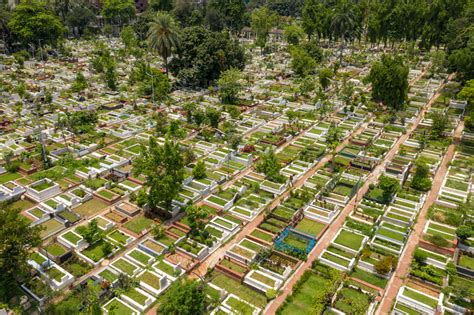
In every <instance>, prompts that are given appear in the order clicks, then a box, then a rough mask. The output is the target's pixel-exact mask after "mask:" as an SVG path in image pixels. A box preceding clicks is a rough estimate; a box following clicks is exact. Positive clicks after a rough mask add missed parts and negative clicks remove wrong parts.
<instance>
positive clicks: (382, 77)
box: [367, 55, 409, 110]
mask: <svg viewBox="0 0 474 315" xmlns="http://www.w3.org/2000/svg"><path fill="white" fill-rule="evenodd" d="M408 72H409V71H408V66H407V65H405V63H404V62H403V59H402V57H400V56H390V55H382V58H381V60H380V61H377V62H375V63H374V64H373V65H372V68H371V69H370V73H369V75H368V77H367V80H368V81H369V82H370V83H372V98H373V99H374V101H376V102H382V103H384V104H385V105H387V106H389V107H391V108H393V109H395V110H401V109H403V108H404V105H405V100H406V99H407V95H408Z"/></svg>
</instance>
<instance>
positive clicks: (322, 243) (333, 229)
mask: <svg viewBox="0 0 474 315" xmlns="http://www.w3.org/2000/svg"><path fill="white" fill-rule="evenodd" d="M420 77H421V75H420V76H419V77H418V78H420ZM438 96H439V93H436V94H435V95H434V96H433V97H432V98H431V100H430V101H429V102H428V104H426V105H425V106H424V108H423V109H422V110H421V111H420V112H419V113H418V116H417V118H416V119H415V121H414V123H413V124H412V125H411V126H410V128H409V129H408V130H407V132H406V133H405V134H404V135H402V136H401V137H400V138H399V139H398V140H397V142H396V143H395V145H394V146H393V147H392V148H391V149H390V151H389V152H388V153H387V155H386V156H385V158H384V159H383V161H382V163H380V164H379V165H378V166H377V167H376V168H375V169H374V170H373V171H372V173H371V174H370V175H369V177H368V178H367V180H366V181H365V183H364V185H363V186H362V187H361V188H360V189H359V191H358V192H357V194H356V195H355V196H354V197H353V198H352V199H351V200H350V201H349V203H348V204H347V205H346V206H345V207H344V209H343V210H342V211H341V213H340V214H339V216H338V217H337V218H336V220H334V221H333V222H332V223H331V224H330V225H329V228H328V229H327V230H326V232H325V233H324V234H323V235H322V237H321V238H320V239H319V240H318V242H317V243H316V246H315V247H314V248H313V250H312V251H311V253H310V254H309V256H308V259H307V260H306V262H304V263H303V264H302V265H301V266H300V267H299V268H298V269H297V270H296V272H295V274H294V275H293V276H292V277H291V279H290V280H289V281H288V282H287V284H286V285H285V287H284V288H283V289H282V291H281V294H280V295H279V296H278V297H277V298H276V299H274V300H273V301H271V302H270V304H269V305H267V308H266V310H265V313H266V314H275V312H276V310H277V309H278V307H279V306H280V305H281V304H282V303H283V302H284V301H285V299H286V297H287V296H288V295H289V294H290V293H291V292H292V290H293V286H294V285H295V284H296V283H297V282H298V280H299V278H300V277H301V276H302V275H303V273H304V272H305V271H306V270H307V269H309V268H311V266H312V264H313V261H314V260H316V259H317V258H318V257H319V255H320V254H321V253H322V251H323V250H324V249H326V248H327V247H328V246H329V245H330V243H331V241H332V239H333V237H334V236H335V235H336V233H337V232H338V231H339V229H340V227H341V226H342V225H343V224H344V221H345V219H346V217H347V216H348V215H349V214H350V213H351V212H352V211H353V210H354V209H355V207H356V206H357V204H358V202H359V201H360V198H359V196H360V197H362V196H364V195H365V193H366V192H367V191H368V190H369V186H370V184H374V183H376V181H377V179H378V177H379V176H380V175H381V174H382V173H383V172H384V171H385V164H386V162H388V161H391V160H392V159H393V157H394V156H395V154H396V153H397V151H398V148H399V147H400V145H401V144H403V143H404V142H405V141H406V140H407V139H408V138H409V137H410V135H411V133H412V132H413V131H414V130H415V129H416V127H417V126H418V124H419V123H420V122H421V120H422V119H423V117H424V114H425V112H426V111H427V110H428V108H429V107H430V106H431V104H432V103H433V102H434V100H435V99H436V98H437V97H438Z"/></svg>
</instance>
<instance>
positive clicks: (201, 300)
mask: <svg viewBox="0 0 474 315" xmlns="http://www.w3.org/2000/svg"><path fill="white" fill-rule="evenodd" d="M205 288H206V285H205V283H203V282H199V281H197V280H187V279H186V280H178V281H176V282H175V283H173V284H172V285H171V287H170V288H169V289H168V291H167V292H166V293H165V294H164V295H163V300H162V303H160V306H159V308H158V311H157V314H181V315H185V314H204V313H205V310H206V307H207V303H208V302H207V299H206V291H205Z"/></svg>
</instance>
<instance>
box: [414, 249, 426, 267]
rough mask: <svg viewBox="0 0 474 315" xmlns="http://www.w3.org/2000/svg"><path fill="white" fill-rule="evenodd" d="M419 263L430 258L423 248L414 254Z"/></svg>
mask: <svg viewBox="0 0 474 315" xmlns="http://www.w3.org/2000/svg"><path fill="white" fill-rule="evenodd" d="M413 258H415V260H416V261H417V262H418V263H419V264H424V263H425V262H426V259H427V258H428V254H427V253H426V252H424V251H421V250H416V251H415V255H414V256H413Z"/></svg>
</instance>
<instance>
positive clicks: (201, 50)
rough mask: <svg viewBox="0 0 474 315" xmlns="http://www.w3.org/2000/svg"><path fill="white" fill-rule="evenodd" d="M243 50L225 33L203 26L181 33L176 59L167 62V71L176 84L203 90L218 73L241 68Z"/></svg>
mask: <svg viewBox="0 0 474 315" xmlns="http://www.w3.org/2000/svg"><path fill="white" fill-rule="evenodd" d="M244 61H245V58H244V50H243V48H242V46H240V45H239V43H238V42H237V41H236V40H234V39H231V38H230V36H229V34H228V33H215V32H212V31H209V30H207V29H205V28H204V27H189V28H186V29H184V30H183V33H182V37H181V45H180V47H179V48H178V49H177V56H175V57H174V58H173V60H172V61H171V62H170V65H169V68H170V71H171V72H172V73H173V74H174V75H175V76H177V78H178V81H179V84H181V85H185V86H194V87H207V86H208V85H209V83H210V82H212V81H214V80H216V79H217V78H218V77H219V76H220V74H221V72H222V71H225V70H227V69H230V68H238V69H243V67H244Z"/></svg>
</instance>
